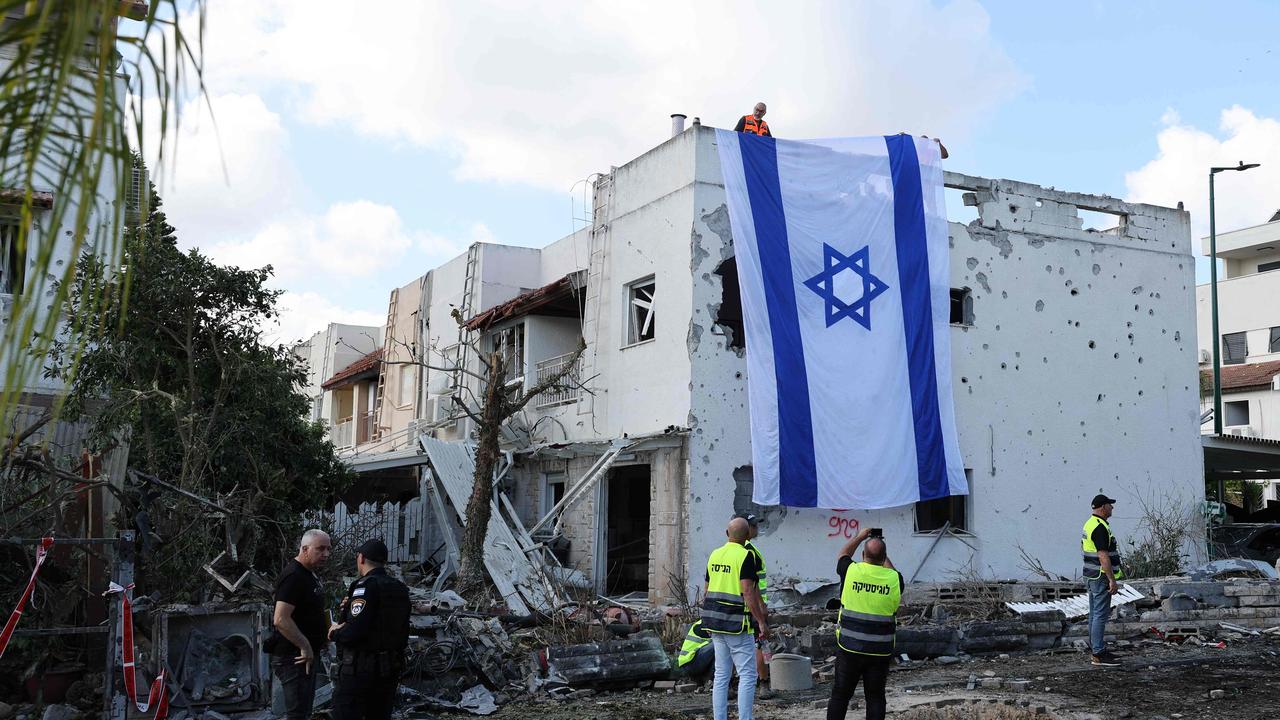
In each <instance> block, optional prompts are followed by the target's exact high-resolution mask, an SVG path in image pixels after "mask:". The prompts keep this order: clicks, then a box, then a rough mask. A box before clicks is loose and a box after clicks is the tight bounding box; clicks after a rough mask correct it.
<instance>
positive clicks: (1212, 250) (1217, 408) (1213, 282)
mask: <svg viewBox="0 0 1280 720" xmlns="http://www.w3.org/2000/svg"><path fill="white" fill-rule="evenodd" d="M1258 165H1259V163H1249V164H1248V165H1246V164H1245V163H1244V161H1243V160H1241V161H1240V164H1239V165H1237V166H1235V167H1229V166H1228V167H1211V168H1209V297H1210V300H1209V303H1210V309H1209V314H1210V315H1211V316H1212V318H1213V434H1214V435H1221V434H1222V360H1221V358H1220V357H1219V353H1220V351H1221V347H1220V346H1221V345H1222V339H1221V338H1219V337H1218V233H1217V227H1215V224H1214V217H1213V176H1214V175H1217V174H1218V173H1220V172H1225V171H1227V170H1252V169H1253V168H1256V167H1258ZM1219 499H1221V498H1219Z"/></svg>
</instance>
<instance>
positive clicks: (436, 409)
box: [427, 395, 458, 430]
mask: <svg viewBox="0 0 1280 720" xmlns="http://www.w3.org/2000/svg"><path fill="white" fill-rule="evenodd" d="M427 411H428V413H430V415H429V417H430V418H431V422H432V424H437V423H443V424H440V425H437V429H439V430H445V429H451V428H453V427H454V426H455V425H457V424H458V420H457V418H455V417H454V413H453V398H451V397H450V396H448V395H435V396H432V397H429V398H427ZM446 421H448V422H446Z"/></svg>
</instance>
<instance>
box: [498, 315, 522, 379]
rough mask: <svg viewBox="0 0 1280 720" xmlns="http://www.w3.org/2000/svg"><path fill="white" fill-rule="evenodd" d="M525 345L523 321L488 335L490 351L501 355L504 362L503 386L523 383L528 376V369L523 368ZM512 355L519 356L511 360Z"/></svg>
mask: <svg viewBox="0 0 1280 720" xmlns="http://www.w3.org/2000/svg"><path fill="white" fill-rule="evenodd" d="M509 338H514V341H512V342H509V341H508V339H509ZM526 343H527V333H526V332H525V327H524V321H523V320H521V321H519V322H515V323H512V324H510V325H507V326H505V327H502V328H499V329H497V330H494V331H493V332H492V333H491V334H490V336H489V349H490V351H491V352H496V353H501V354H502V358H503V360H505V361H506V371H505V374H504V375H503V376H502V382H503V384H506V385H510V384H513V383H516V382H520V383H523V382H524V380H525V376H526V375H527V374H528V368H527V367H526V366H525V354H526V351H527V346H526ZM513 355H519V357H518V358H513V357H512V356H513ZM517 366H518V367H519V372H518V373H517V372H515V370H516V368H517Z"/></svg>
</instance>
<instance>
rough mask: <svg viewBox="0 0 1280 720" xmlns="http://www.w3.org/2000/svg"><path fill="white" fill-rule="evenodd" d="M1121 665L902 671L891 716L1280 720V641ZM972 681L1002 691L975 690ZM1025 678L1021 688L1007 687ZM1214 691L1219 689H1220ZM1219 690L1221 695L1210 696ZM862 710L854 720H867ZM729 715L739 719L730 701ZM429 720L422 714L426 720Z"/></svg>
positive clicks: (566, 709) (689, 708) (659, 698)
mask: <svg viewBox="0 0 1280 720" xmlns="http://www.w3.org/2000/svg"><path fill="white" fill-rule="evenodd" d="M1122 659H1123V663H1124V664H1123V665H1122V666H1121V667H1118V668H1095V667H1092V666H1091V665H1089V663H1088V656H1087V655H1085V654H1083V653H1079V652H1074V651H1073V652H1059V653H1057V654H1037V655H1013V656H1008V657H993V658H978V659H972V660H968V661H965V662H959V663H955V664H951V665H939V664H937V663H936V662H925V663H912V664H910V665H907V666H899V667H895V668H894V670H893V672H892V673H891V674H890V676H889V712H890V716H891V717H894V718H897V719H898V720H971V719H972V720H1024V719H1026V720H1031V719H1032V718H1035V719H1037V720H1052V719H1054V718H1060V719H1063V720H1067V719H1071V720H1086V719H1088V718H1108V719H1110V718H1148V719H1151V720H1159V719H1163V720H1179V719H1187V720H1190V719H1191V718H1231V719H1232V720H1237V719H1238V720H1274V719H1275V718H1280V643H1277V642H1275V641H1266V640H1250V641H1239V642H1236V643H1233V644H1232V646H1231V647H1228V648H1226V649H1217V648H1212V647H1205V646H1169V645H1164V644H1140V645H1137V646H1134V647H1131V648H1129V649H1127V650H1125V651H1123V654H1122ZM970 676H973V677H974V679H975V680H976V681H977V683H978V685H979V686H980V685H981V684H982V683H981V681H982V680H983V679H984V678H986V679H988V683H987V684H992V683H993V682H994V679H995V678H1000V679H1001V681H1002V683H1001V684H1002V687H1001V688H998V689H996V688H983V687H977V688H975V689H974V690H968V689H967V686H968V684H969V679H970ZM1014 680H1027V681H1030V683H1029V687H1027V688H1026V689H1025V690H1022V691H1019V690H1015V689H1009V688H1007V687H1003V685H1004V683H1005V682H1007V681H1014ZM830 691H831V686H830V684H829V683H824V684H820V685H818V686H817V687H815V688H814V689H813V690H810V691H805V692H796V693H779V695H778V697H777V698H775V699H772V700H765V701H758V702H757V704H756V717H757V718H760V720H784V719H785V720H820V719H821V718H825V717H826V710H825V700H826V698H827V697H828V695H829V694H830ZM1213 691H1221V692H1220V693H1219V692H1213ZM1211 693H1212V695H1213V697H1211ZM858 705H859V706H858V707H857V708H856V709H855V708H851V709H850V711H849V715H848V717H849V718H851V719H856V718H861V717H863V716H864V715H863V713H864V712H865V711H864V709H863V707H862V705H861V698H858ZM730 707H731V711H730V716H731V717H734V716H736V712H734V711H733V710H732V707H733V703H732V702H731V703H730ZM418 717H423V716H418ZM490 717H493V718H497V719H499V720H513V719H515V718H538V719H539V720H569V719H570V718H573V719H574V720H697V719H698V718H702V719H704V720H709V719H710V717H711V695H710V691H709V687H704V688H702V689H701V690H699V691H698V692H695V693H690V694H672V693H667V692H659V691H654V690H631V691H626V692H601V693H598V694H596V695H593V696H591V697H588V698H584V699H580V700H575V701H563V702H562V701H555V700H550V699H548V698H542V699H541V701H540V702H517V703H513V704H511V705H508V706H505V707H503V708H502V709H501V710H500V711H499V712H498V713H497V714H495V715H491V716H490Z"/></svg>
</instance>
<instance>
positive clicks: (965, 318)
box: [948, 287, 973, 327]
mask: <svg viewBox="0 0 1280 720" xmlns="http://www.w3.org/2000/svg"><path fill="white" fill-rule="evenodd" d="M957 294H958V297H957ZM949 299H950V304H949V305H948V309H949V310H950V311H951V312H950V313H949V317H948V321H949V322H950V324H952V325H955V326H957V327H973V288H970V287H958V288H951V291H950V294H949ZM957 299H958V300H959V301H960V319H959V320H956V319H955V303H956V300H957Z"/></svg>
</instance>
